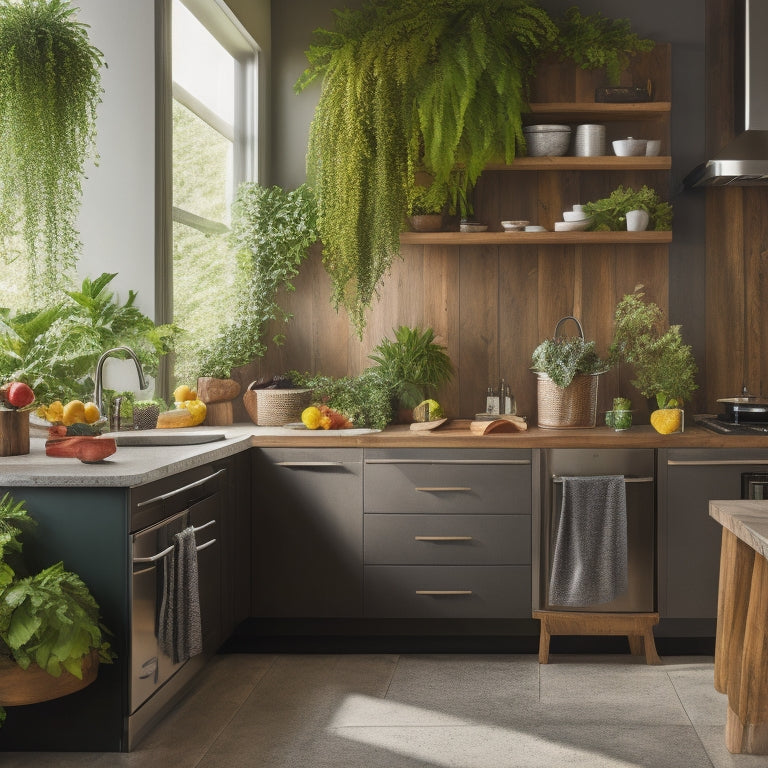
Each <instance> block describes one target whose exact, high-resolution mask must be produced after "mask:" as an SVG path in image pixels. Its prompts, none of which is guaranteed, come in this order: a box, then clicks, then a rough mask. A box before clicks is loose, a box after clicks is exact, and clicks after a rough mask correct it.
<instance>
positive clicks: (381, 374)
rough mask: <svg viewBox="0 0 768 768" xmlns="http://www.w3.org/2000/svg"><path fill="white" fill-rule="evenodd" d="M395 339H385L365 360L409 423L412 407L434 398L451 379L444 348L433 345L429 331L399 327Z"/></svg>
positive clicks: (451, 372)
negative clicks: (368, 361) (370, 362)
mask: <svg viewBox="0 0 768 768" xmlns="http://www.w3.org/2000/svg"><path fill="white" fill-rule="evenodd" d="M393 333H394V334H395V338H394V339H387V338H384V339H382V341H381V342H380V343H379V344H378V345H377V346H376V347H375V348H374V350H373V352H372V353H371V354H370V355H368V357H369V358H370V359H371V360H373V362H374V363H375V365H374V366H372V367H371V370H372V371H373V375H375V376H377V377H378V378H379V379H380V381H381V382H382V383H383V384H384V385H385V386H386V387H387V389H388V390H389V392H390V393H391V396H392V398H393V400H394V402H395V404H396V409H397V410H399V411H400V412H401V420H403V419H404V420H406V421H411V420H412V418H411V416H412V411H413V408H414V406H416V405H417V404H418V403H420V402H422V401H423V400H425V399H427V398H430V397H434V396H435V395H436V394H437V391H438V390H439V389H440V387H441V386H443V385H444V384H447V383H448V382H449V381H450V380H451V377H452V376H453V365H452V364H451V359H450V357H448V354H447V353H446V351H445V347H444V346H442V345H441V344H438V343H437V342H436V341H435V332H434V331H433V330H432V328H427V329H426V330H424V331H422V330H421V329H419V328H409V327H408V326H405V325H401V326H400V327H399V328H397V329H395V330H393Z"/></svg>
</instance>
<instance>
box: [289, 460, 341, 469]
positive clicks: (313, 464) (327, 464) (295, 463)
mask: <svg viewBox="0 0 768 768" xmlns="http://www.w3.org/2000/svg"><path fill="white" fill-rule="evenodd" d="M275 466H277V467H288V469H295V468H299V469H300V468H301V467H343V466H344V462H343V461H277V462H275Z"/></svg>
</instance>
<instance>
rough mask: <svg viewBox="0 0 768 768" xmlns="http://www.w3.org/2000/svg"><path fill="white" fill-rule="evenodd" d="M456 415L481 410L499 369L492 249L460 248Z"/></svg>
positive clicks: (495, 261) (496, 265)
mask: <svg viewBox="0 0 768 768" xmlns="http://www.w3.org/2000/svg"><path fill="white" fill-rule="evenodd" d="M458 312H459V356H458V360H457V361H454V364H455V365H456V366H457V368H458V373H459V414H458V415H459V416H460V417H462V418H469V417H471V416H472V415H474V414H475V413H478V412H480V411H482V410H484V406H485V393H486V390H487V388H488V385H489V384H491V383H493V382H494V379H495V377H496V375H497V372H498V370H499V357H498V355H499V338H498V327H499V254H498V248H496V247H494V246H462V247H460V248H459V306H458Z"/></svg>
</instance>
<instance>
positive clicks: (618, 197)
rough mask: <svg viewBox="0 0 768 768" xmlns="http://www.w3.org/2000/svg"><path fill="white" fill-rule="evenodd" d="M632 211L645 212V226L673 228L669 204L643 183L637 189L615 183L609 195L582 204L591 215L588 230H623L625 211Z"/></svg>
mask: <svg viewBox="0 0 768 768" xmlns="http://www.w3.org/2000/svg"><path fill="white" fill-rule="evenodd" d="M635 210H642V211H647V213H648V216H649V221H648V229H652V230H656V231H658V232H661V231H667V230H670V229H672V206H671V205H670V204H669V203H666V202H664V201H663V200H662V199H661V198H660V197H659V195H658V193H657V192H656V191H655V190H653V189H651V188H650V187H647V186H645V185H643V186H642V187H641V188H640V189H639V190H634V189H632V187H623V186H618V187H617V188H616V189H615V190H614V191H613V192H611V194H610V195H609V196H608V197H604V198H601V199H600V200H595V201H593V202H589V203H586V204H585V205H584V213H586V214H587V216H590V217H591V218H592V221H591V222H590V224H589V227H588V229H590V230H592V231H595V232H599V231H608V230H610V231H614V232H616V231H622V230H625V229H626V228H627V211H635Z"/></svg>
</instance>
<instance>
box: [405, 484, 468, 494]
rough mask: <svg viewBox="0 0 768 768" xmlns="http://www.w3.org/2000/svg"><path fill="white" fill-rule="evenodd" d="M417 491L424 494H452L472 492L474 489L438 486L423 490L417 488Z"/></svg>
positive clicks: (459, 486) (457, 486) (458, 486)
mask: <svg viewBox="0 0 768 768" xmlns="http://www.w3.org/2000/svg"><path fill="white" fill-rule="evenodd" d="M416 490H417V491H422V492H423V493H451V492H453V491H471V490H472V489H471V488H468V487H465V486H461V485H456V486H450V485H447V486H439V485H438V486H435V487H431V486H426V487H423V488H416Z"/></svg>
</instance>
